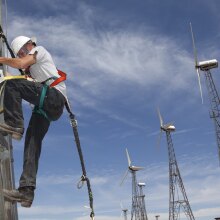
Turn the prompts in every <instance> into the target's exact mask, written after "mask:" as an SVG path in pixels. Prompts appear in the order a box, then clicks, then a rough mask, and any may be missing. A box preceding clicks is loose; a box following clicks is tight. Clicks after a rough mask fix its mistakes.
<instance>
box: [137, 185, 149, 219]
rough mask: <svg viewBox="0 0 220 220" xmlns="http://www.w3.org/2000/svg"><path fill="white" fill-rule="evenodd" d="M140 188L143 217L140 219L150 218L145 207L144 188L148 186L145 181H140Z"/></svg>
mask: <svg viewBox="0 0 220 220" xmlns="http://www.w3.org/2000/svg"><path fill="white" fill-rule="evenodd" d="M138 186H139V189H140V205H141V218H140V220H148V218H147V211H146V207H145V199H144V197H145V195H144V191H143V188H144V187H145V186H146V184H145V183H138Z"/></svg>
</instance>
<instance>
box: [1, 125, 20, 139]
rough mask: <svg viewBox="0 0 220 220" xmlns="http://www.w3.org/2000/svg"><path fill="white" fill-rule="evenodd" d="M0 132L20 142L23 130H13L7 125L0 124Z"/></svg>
mask: <svg viewBox="0 0 220 220" xmlns="http://www.w3.org/2000/svg"><path fill="white" fill-rule="evenodd" d="M0 130H1V131H3V132H7V133H8V134H11V135H12V138H13V139H16V140H21V138H22V136H23V133H24V128H15V127H12V126H10V125H7V124H0Z"/></svg>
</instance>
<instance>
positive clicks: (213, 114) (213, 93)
mask: <svg viewBox="0 0 220 220" xmlns="http://www.w3.org/2000/svg"><path fill="white" fill-rule="evenodd" d="M190 29H191V35H192V43H193V50H194V58H195V68H196V71H197V74H198V79H199V87H200V93H201V98H202V102H203V97H202V89H201V83H200V70H201V71H203V72H204V73H205V81H206V87H207V89H208V94H209V101H210V118H212V119H213V121H214V126H215V133H216V139H217V146H218V157H219V162H220V98H219V95H218V91H217V89H216V86H215V83H214V80H213V78H212V74H211V71H210V69H213V68H217V67H218V61H217V60H216V59H212V60H205V61H200V62H199V61H198V57H197V50H196V46H195V39H194V35H193V30H192V24H191V23H190Z"/></svg>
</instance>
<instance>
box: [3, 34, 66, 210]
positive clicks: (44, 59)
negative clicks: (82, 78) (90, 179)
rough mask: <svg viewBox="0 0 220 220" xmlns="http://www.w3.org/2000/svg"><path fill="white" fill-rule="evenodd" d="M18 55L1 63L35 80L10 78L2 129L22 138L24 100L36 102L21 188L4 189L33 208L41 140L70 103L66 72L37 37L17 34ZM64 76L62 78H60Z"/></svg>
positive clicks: (8, 196) (14, 43)
mask: <svg viewBox="0 0 220 220" xmlns="http://www.w3.org/2000/svg"><path fill="white" fill-rule="evenodd" d="M11 47H12V50H13V52H14V54H15V55H16V56H17V57H16V58H6V57H0V63H2V64H5V65H8V66H10V67H13V68H17V69H25V72H26V73H27V74H28V75H30V76H31V78H32V79H33V80H32V81H29V80H27V79H11V80H8V81H6V82H5V83H4V123H1V124H0V130H1V131H2V132H3V133H4V132H6V133H8V134H11V135H12V138H14V139H17V140H20V139H21V138H22V136H23V133H24V122H23V113H22V99H24V100H26V101H27V102H29V103H31V104H33V105H35V108H34V110H33V112H32V116H31V119H30V122H29V125H28V128H27V131H26V135H25V146H24V163H23V172H22V174H21V177H20V181H19V188H18V190H4V191H3V194H4V197H5V198H6V199H8V200H10V201H16V202H20V203H21V206H23V207H30V206H31V204H32V202H33V199H34V190H35V188H36V175H37V170H38V162H39V158H40V153H41V146H42V140H43V138H44V136H45V134H46V133H47V131H48V128H49V126H50V121H55V120H57V119H59V117H60V116H61V115H62V112H63V108H64V105H65V103H66V102H67V95H66V86H65V83H64V82H63V80H65V75H64V73H62V72H61V73H60V74H59V71H58V70H57V69H56V66H55V64H54V62H53V60H52V57H51V55H50V53H49V52H48V51H47V50H46V49H45V48H44V47H42V46H37V45H36V39H34V38H29V37H25V36H19V37H16V38H15V39H14V40H13V41H12V43H11ZM60 75H61V77H60Z"/></svg>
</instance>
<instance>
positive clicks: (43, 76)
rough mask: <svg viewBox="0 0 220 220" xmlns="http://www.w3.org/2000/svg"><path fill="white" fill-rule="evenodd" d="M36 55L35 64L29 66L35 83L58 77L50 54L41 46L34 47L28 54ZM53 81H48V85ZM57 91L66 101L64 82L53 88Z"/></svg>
mask: <svg viewBox="0 0 220 220" xmlns="http://www.w3.org/2000/svg"><path fill="white" fill-rule="evenodd" d="M35 53H37V54H36V63H35V64H33V65H31V66H30V74H31V77H32V78H33V79H34V80H35V81H36V82H44V81H45V80H47V79H49V78H50V77H54V76H55V77H58V78H59V77H60V75H59V74H58V71H57V68H56V66H55V64H54V62H53V59H52V57H51V55H50V53H49V52H48V51H47V50H46V49H45V48H44V47H42V46H37V47H34V48H33V49H32V50H31V51H30V52H29V54H35ZM53 81H54V80H50V81H49V82H48V83H49V84H51V83H52V82H53ZM54 88H56V89H57V90H59V91H60V92H61V93H62V94H63V95H64V96H65V98H66V99H67V93H66V85H65V83H64V82H61V83H59V84H58V85H56V86H54Z"/></svg>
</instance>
